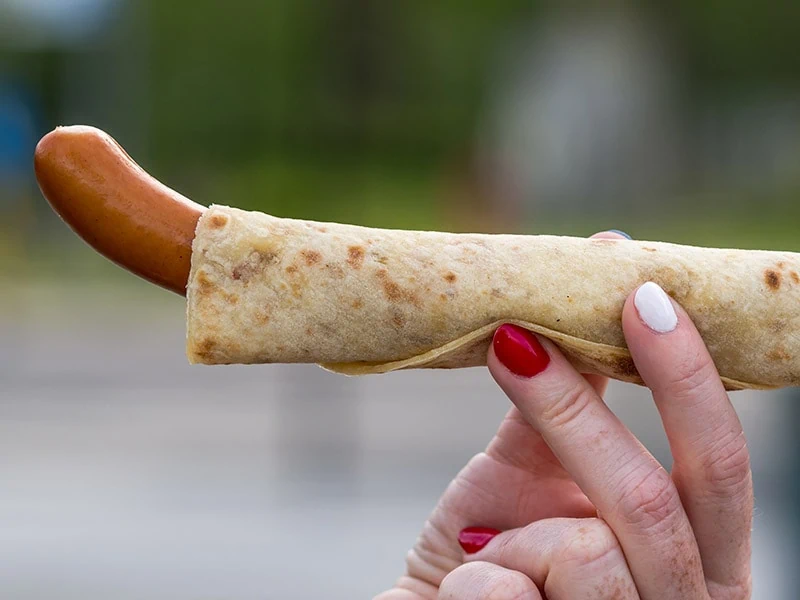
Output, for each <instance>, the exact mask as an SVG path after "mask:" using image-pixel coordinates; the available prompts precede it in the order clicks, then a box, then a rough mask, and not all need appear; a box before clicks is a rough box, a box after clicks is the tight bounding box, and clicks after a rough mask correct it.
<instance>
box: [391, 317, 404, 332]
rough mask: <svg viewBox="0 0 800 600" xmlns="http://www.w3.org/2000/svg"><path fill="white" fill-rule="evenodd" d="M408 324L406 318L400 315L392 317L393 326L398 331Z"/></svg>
mask: <svg viewBox="0 0 800 600" xmlns="http://www.w3.org/2000/svg"><path fill="white" fill-rule="evenodd" d="M405 324H406V320H405V317H403V315H401V314H400V313H395V314H393V315H392V325H394V326H395V327H397V328H398V329H399V328H400V327H402V326H403V325H405Z"/></svg>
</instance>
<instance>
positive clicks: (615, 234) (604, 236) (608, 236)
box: [584, 229, 631, 398]
mask: <svg viewBox="0 0 800 600" xmlns="http://www.w3.org/2000/svg"><path fill="white" fill-rule="evenodd" d="M589 239H593V240H630V239H631V236H629V235H628V234H627V233H625V232H624V231H620V230H618V229H609V230H608V231H601V232H599V233H595V234H594V235H592V236H590V237H589ZM584 377H586V380H587V381H588V382H589V383H590V384H591V386H592V387H593V388H594V389H595V391H596V392H597V395H598V396H600V397H601V398H602V397H603V396H604V395H605V393H606V389H607V388H608V377H604V376H603V375H595V374H593V373H589V374H585V375H584Z"/></svg>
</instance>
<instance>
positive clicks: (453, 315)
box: [187, 206, 800, 390]
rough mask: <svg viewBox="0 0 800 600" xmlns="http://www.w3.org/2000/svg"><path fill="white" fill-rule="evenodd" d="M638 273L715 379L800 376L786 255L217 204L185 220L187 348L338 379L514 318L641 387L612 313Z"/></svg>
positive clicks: (767, 382)
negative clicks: (697, 341)
mask: <svg viewBox="0 0 800 600" xmlns="http://www.w3.org/2000/svg"><path fill="white" fill-rule="evenodd" d="M646 281H654V282H656V283H658V284H659V285H660V286H661V287H662V288H664V290H665V291H666V292H667V293H668V294H669V295H670V296H672V297H673V298H674V299H675V300H676V301H677V302H679V303H680V304H681V305H682V306H683V307H684V309H685V310H686V311H687V313H688V314H689V315H690V317H691V318H692V320H693V321H694V323H695V325H696V326H697V328H698V330H699V331H700V334H701V335H702V337H703V339H704V341H705V343H706V345H707V346H708V348H709V351H710V352H711V355H712V357H713V359H714V361H715V364H716V366H717V368H718V370H719V372H720V375H721V377H722V380H723V382H724V383H725V386H726V387H727V388H728V389H731V390H735V389H744V388H754V389H766V388H775V387H784V386H790V385H796V384H797V383H798V381H800V335H798V332H800V310H798V308H799V307H800V254H796V253H791V252H771V251H752V250H731V249H712V248H698V247H692V246H681V245H675V244H667V243H659V242H640V241H630V240H606V239H583V238H573V237H562V236H547V235H489V234H453V233H439V232H422V231H400V230H384V229H371V228H366V227H358V226H353V225H342V224H334V223H317V222H312V221H301V220H294V219H284V218H277V217H272V216H269V215H266V214H262V213H258V212H248V211H242V210H238V209H235V208H228V207H224V206H212V207H211V208H209V209H208V210H207V211H205V213H204V214H203V216H202V217H201V218H200V220H199V222H198V225H197V230H196V236H195V239H194V242H193V246H192V261H191V271H190V275H189V282H188V287H187V326H188V327H187V354H188V357H189V360H190V362H192V363H204V364H231V363H319V364H321V365H322V366H323V367H324V368H326V369H329V370H331V371H335V372H338V373H344V374H348V375H361V374H369V373H385V372H388V371H395V370H398V369H409V368H458V367H472V366H479V365H484V364H485V362H486V353H487V349H488V346H489V344H490V342H491V338H492V334H493V332H494V330H495V329H496V328H497V327H498V326H499V325H501V324H503V323H515V324H517V325H520V326H523V327H526V328H528V329H530V330H532V331H534V332H536V333H538V334H541V335H543V336H545V337H547V338H549V339H551V340H553V341H554V342H555V343H556V344H557V345H558V346H559V347H560V348H561V350H562V351H563V352H564V353H565V354H566V356H567V357H568V358H569V359H570V361H571V362H572V363H573V364H574V365H575V366H576V367H577V368H578V369H579V370H581V371H582V372H585V373H599V374H603V375H607V376H609V377H613V378H615V379H618V380H622V381H628V382H634V383H641V378H640V377H639V374H638V373H637V371H636V368H635V366H634V364H633V361H632V360H631V356H630V353H629V351H628V349H627V348H626V345H625V339H624V337H623V333H622V326H621V313H622V307H623V304H624V302H625V299H626V297H627V296H628V295H629V294H630V293H631V292H632V291H633V290H634V289H636V287H637V286H639V285H641V284H642V283H644V282H646Z"/></svg>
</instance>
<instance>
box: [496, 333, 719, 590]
mask: <svg viewBox="0 0 800 600" xmlns="http://www.w3.org/2000/svg"><path fill="white" fill-rule="evenodd" d="M501 361H502V362H501ZM504 363H505V364H504ZM488 364H489V369H490V371H491V372H492V375H493V376H494V378H495V379H496V380H497V382H498V384H500V387H501V388H503V390H504V391H505V392H506V394H507V395H508V397H509V398H510V399H511V401H512V402H513V403H514V404H515V405H516V406H517V408H519V410H520V412H521V413H522V415H523V416H524V417H525V419H526V420H527V421H528V422H529V423H530V424H531V425H533V427H534V428H535V429H537V430H538V431H539V433H541V435H542V437H543V438H544V440H545V441H546V442H547V444H548V446H550V448H551V450H552V451H553V453H554V454H555V456H556V457H558V459H559V460H560V461H561V464H562V465H563V466H564V468H565V469H566V470H567V471H568V472H569V473H570V475H572V477H573V478H574V479H575V481H576V482H577V483H578V485H579V486H580V487H581V489H582V490H583V491H584V493H585V494H586V495H587V496H588V498H589V500H591V501H592V502H593V503H594V505H595V506H596V507H597V509H598V510H599V511H600V513H601V514H602V515H603V518H604V519H605V520H606V521H607V522H608V523H609V525H610V526H611V529H612V530H613V531H614V532H615V534H616V536H617V539H619V541H620V544H621V545H622V548H623V550H624V551H625V556H626V557H627V559H628V564H629V566H630V569H631V573H632V574H633V577H634V580H635V582H636V585H637V588H638V590H639V593H640V594H641V595H642V597H643V598H648V599H649V598H659V599H669V598H675V599H681V600H686V599H690V598H695V597H702V595H704V594H705V582H704V579H703V573H702V570H701V565H700V558H699V551H698V549H697V545H696V542H695V540H694V533H693V532H692V529H691V527H690V525H689V521H688V519H687V517H686V513H685V512H684V510H683V506H682V505H681V502H680V497H679V495H678V491H677V489H676V488H675V486H674V484H673V482H672V479H671V478H670V476H669V474H668V473H667V472H666V471H665V470H664V468H663V467H662V466H661V465H660V464H659V463H658V461H656V460H655V458H653V457H652V455H650V453H649V452H647V450H646V449H645V448H644V447H643V446H642V444H641V443H640V442H639V441H638V440H637V439H636V437H635V436H634V435H633V434H632V433H631V432H630V430H628V428H627V427H625V425H623V424H622V422H621V421H620V420H619V419H617V417H616V416H615V415H614V414H613V413H612V412H611V411H610V410H609V408H608V407H607V406H606V405H605V404H604V403H603V401H602V400H601V399H600V398H599V397H598V396H597V394H596V392H595V391H594V389H593V388H592V387H591V385H589V383H588V382H587V381H586V380H585V379H584V378H583V377H581V376H580V375H579V374H578V373H577V371H575V369H574V368H573V367H572V365H570V363H569V362H568V361H567V360H566V358H564V356H563V355H562V354H561V353H560V352H559V351H558V349H557V348H556V346H555V345H554V344H553V343H551V342H549V341H548V340H546V339H543V338H538V337H537V336H535V335H533V334H532V333H530V332H527V331H525V330H523V329H521V328H518V327H514V326H509V325H504V326H502V327H500V328H499V329H498V330H497V332H496V333H495V337H494V341H493V343H492V348H491V349H490V351H489V357H488ZM666 565H669V566H668V567H667V566H666Z"/></svg>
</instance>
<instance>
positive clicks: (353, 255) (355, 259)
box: [347, 246, 364, 269]
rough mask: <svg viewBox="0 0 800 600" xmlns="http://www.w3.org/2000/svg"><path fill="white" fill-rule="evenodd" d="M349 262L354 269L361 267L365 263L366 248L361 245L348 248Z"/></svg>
mask: <svg viewBox="0 0 800 600" xmlns="http://www.w3.org/2000/svg"><path fill="white" fill-rule="evenodd" d="M347 264H348V265H350V266H351V267H353V268H354V269H360V268H361V265H363V264H364V248H362V247H361V246H350V247H349V248H348V249H347Z"/></svg>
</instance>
